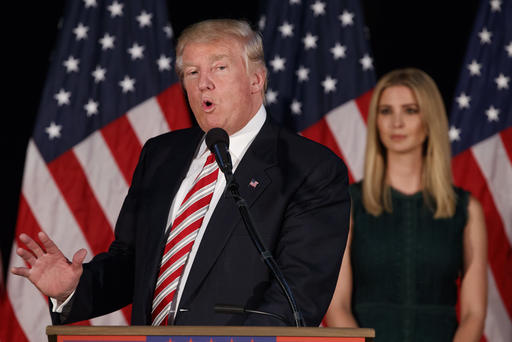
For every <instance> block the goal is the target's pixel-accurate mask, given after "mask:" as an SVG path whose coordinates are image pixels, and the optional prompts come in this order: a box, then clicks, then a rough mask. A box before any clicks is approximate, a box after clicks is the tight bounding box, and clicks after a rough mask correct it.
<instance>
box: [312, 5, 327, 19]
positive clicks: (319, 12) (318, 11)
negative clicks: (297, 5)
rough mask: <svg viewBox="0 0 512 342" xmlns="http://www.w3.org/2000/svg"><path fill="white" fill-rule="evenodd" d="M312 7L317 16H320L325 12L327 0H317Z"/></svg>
mask: <svg viewBox="0 0 512 342" xmlns="http://www.w3.org/2000/svg"><path fill="white" fill-rule="evenodd" d="M311 9H312V10H313V14H314V15H315V17H318V16H319V15H324V14H325V2H322V1H317V2H315V3H314V4H313V5H311Z"/></svg>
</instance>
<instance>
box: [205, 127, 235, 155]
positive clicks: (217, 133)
mask: <svg viewBox="0 0 512 342" xmlns="http://www.w3.org/2000/svg"><path fill="white" fill-rule="evenodd" d="M205 142H206V146H208V149H209V150H210V151H212V148H213V146H214V145H217V144H219V143H223V144H226V147H229V136H228V133H226V131H225V130H223V129H222V128H219V127H215V128H212V129H210V130H209V131H208V133H206V139H205Z"/></svg>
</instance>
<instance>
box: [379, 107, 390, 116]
mask: <svg viewBox="0 0 512 342" xmlns="http://www.w3.org/2000/svg"><path fill="white" fill-rule="evenodd" d="M378 113H379V114H384V115H385V114H389V113H391V110H389V108H380V109H379V110H378Z"/></svg>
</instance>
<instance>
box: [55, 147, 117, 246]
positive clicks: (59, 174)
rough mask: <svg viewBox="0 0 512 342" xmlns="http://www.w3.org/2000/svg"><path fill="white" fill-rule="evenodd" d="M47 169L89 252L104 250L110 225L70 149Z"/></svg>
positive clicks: (111, 239)
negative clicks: (84, 239) (79, 229)
mask: <svg viewBox="0 0 512 342" xmlns="http://www.w3.org/2000/svg"><path fill="white" fill-rule="evenodd" d="M48 169H49V171H50V173H51V175H52V176H53V178H54V179H55V183H56V184H57V186H58V187H59V189H60V191H61V193H62V195H63V198H64V199H65V201H66V203H67V204H68V206H69V208H70V209H71V212H72V214H73V216H74V217H75V219H76V221H77V223H78V225H79V226H80V228H81V229H82V231H83V234H84V236H85V238H86V240H87V242H88V243H89V246H90V248H91V250H92V252H93V253H94V254H95V255H96V254H98V253H101V252H104V251H105V250H106V249H107V248H108V246H109V245H110V243H111V242H112V241H113V239H114V234H113V232H112V227H110V224H109V222H108V220H107V218H106V217H105V214H104V212H103V210H102V209H101V206H100V205H99V204H98V201H97V199H96V197H95V195H94V193H93V191H92V190H91V188H90V185H89V182H88V181H87V177H86V175H85V173H84V171H83V169H82V166H81V165H80V163H79V162H78V159H77V158H76V156H75V154H74V153H73V150H69V151H68V152H66V153H64V154H62V155H61V156H60V157H59V158H57V159H55V160H53V161H52V162H50V163H49V164H48Z"/></svg>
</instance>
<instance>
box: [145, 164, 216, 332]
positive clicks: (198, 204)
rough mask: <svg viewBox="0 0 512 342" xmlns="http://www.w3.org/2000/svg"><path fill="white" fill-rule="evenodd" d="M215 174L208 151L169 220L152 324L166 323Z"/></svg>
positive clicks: (206, 205)
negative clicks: (173, 216)
mask: <svg viewBox="0 0 512 342" xmlns="http://www.w3.org/2000/svg"><path fill="white" fill-rule="evenodd" d="M218 173H219V168H218V166H217V163H215V157H214V155H213V154H210V155H209V156H208V158H207V159H206V163H205V164H204V166H203V169H202V170H201V173H200V174H199V176H197V178H196V180H195V182H194V185H193V186H192V189H190V191H189V192H188V193H187V195H186V196H185V198H184V199H183V202H182V203H181V206H180V208H179V210H178V213H177V215H176V218H175V219H174V222H173V223H172V226H171V229H170V233H169V237H168V238H167V243H166V245H165V249H164V253H163V256H162V261H161V263H160V273H159V274H158V280H157V282H156V287H155V293H154V294H153V308H152V313H151V319H152V321H153V323H152V325H167V317H168V315H169V311H170V308H171V303H172V300H173V298H174V294H175V293H176V289H177V288H178V284H179V281H180V278H181V274H182V273H183V269H184V268H185V263H186V262H187V258H188V255H189V254H190V250H191V249H192V246H193V245H194V241H195V238H196V236H197V233H198V232H199V228H200V227H201V224H202V223H203V219H204V215H205V214H206V212H207V211H208V207H209V205H210V201H211V199H212V197H213V190H214V189H215V183H216V181H217V175H218Z"/></svg>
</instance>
